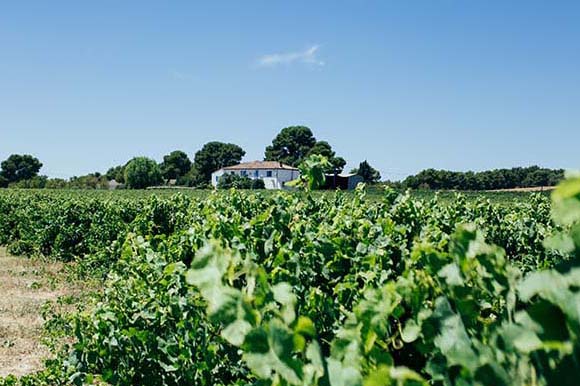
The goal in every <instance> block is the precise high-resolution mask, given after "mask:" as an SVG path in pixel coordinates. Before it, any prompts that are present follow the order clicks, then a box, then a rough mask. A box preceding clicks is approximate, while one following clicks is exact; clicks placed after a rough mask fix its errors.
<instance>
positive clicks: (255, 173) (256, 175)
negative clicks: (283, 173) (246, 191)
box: [254, 170, 260, 178]
mask: <svg viewBox="0 0 580 386" xmlns="http://www.w3.org/2000/svg"><path fill="white" fill-rule="evenodd" d="M259 175H260V174H259V172H258V171H257V170H254V177H256V178H258V176H259Z"/></svg>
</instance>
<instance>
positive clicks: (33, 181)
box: [8, 176, 48, 189]
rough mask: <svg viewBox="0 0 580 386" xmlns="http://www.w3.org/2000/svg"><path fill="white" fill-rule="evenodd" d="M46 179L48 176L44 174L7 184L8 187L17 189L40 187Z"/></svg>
mask: <svg viewBox="0 0 580 386" xmlns="http://www.w3.org/2000/svg"><path fill="white" fill-rule="evenodd" d="M47 181H48V177H46V176H34V177H32V178H28V179H25V180H19V181H16V182H11V183H9V184H8V187H9V188H17V189H42V188H44V187H45V186H46V182H47Z"/></svg>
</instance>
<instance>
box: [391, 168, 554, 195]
mask: <svg viewBox="0 0 580 386" xmlns="http://www.w3.org/2000/svg"><path fill="white" fill-rule="evenodd" d="M563 179H564V170H563V169H547V168H541V167H539V166H530V167H515V168H511V169H494V170H486V171H482V172H472V171H468V172H454V171H449V170H436V169H426V170H423V171H421V172H419V173H418V174H416V175H413V176H409V177H407V178H405V179H404V180H403V181H402V182H401V183H400V186H401V187H402V188H409V189H453V190H495V189H513V188H524V187H539V186H555V185H557V184H558V182H560V181H561V180H563Z"/></svg>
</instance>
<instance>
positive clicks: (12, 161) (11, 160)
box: [0, 154, 42, 183]
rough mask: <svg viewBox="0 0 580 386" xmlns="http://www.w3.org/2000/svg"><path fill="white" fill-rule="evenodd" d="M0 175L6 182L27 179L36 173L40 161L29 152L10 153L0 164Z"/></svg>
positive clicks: (39, 166)
mask: <svg viewBox="0 0 580 386" xmlns="http://www.w3.org/2000/svg"><path fill="white" fill-rule="evenodd" d="M0 166H1V168H2V170H1V171H0V176H2V177H3V179H4V180H5V181H7V183H11V182H18V181H21V180H28V179H31V178H32V177H35V176H37V175H38V171H39V170H40V168H41V167H42V163H41V162H40V161H39V160H38V158H35V157H33V156H31V155H29V154H12V155H11V156H10V157H8V159H6V160H5V161H3V162H2V164H1V165H0Z"/></svg>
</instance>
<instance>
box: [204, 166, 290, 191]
mask: <svg viewBox="0 0 580 386" xmlns="http://www.w3.org/2000/svg"><path fill="white" fill-rule="evenodd" d="M243 172H246V174H245V175H246V176H247V177H249V178H251V179H256V178H260V179H262V180H264V185H265V186H266V189H282V188H283V187H284V183H285V182H288V181H292V180H295V179H296V178H298V177H299V176H300V172H299V171H298V170H287V169H249V170H223V169H220V170H217V171H215V172H213V173H212V174H211V184H212V185H213V186H214V187H217V183H218V180H219V177H221V176H223V175H224V173H234V174H237V175H239V176H241V175H244V173H243ZM268 172H271V177H268Z"/></svg>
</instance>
